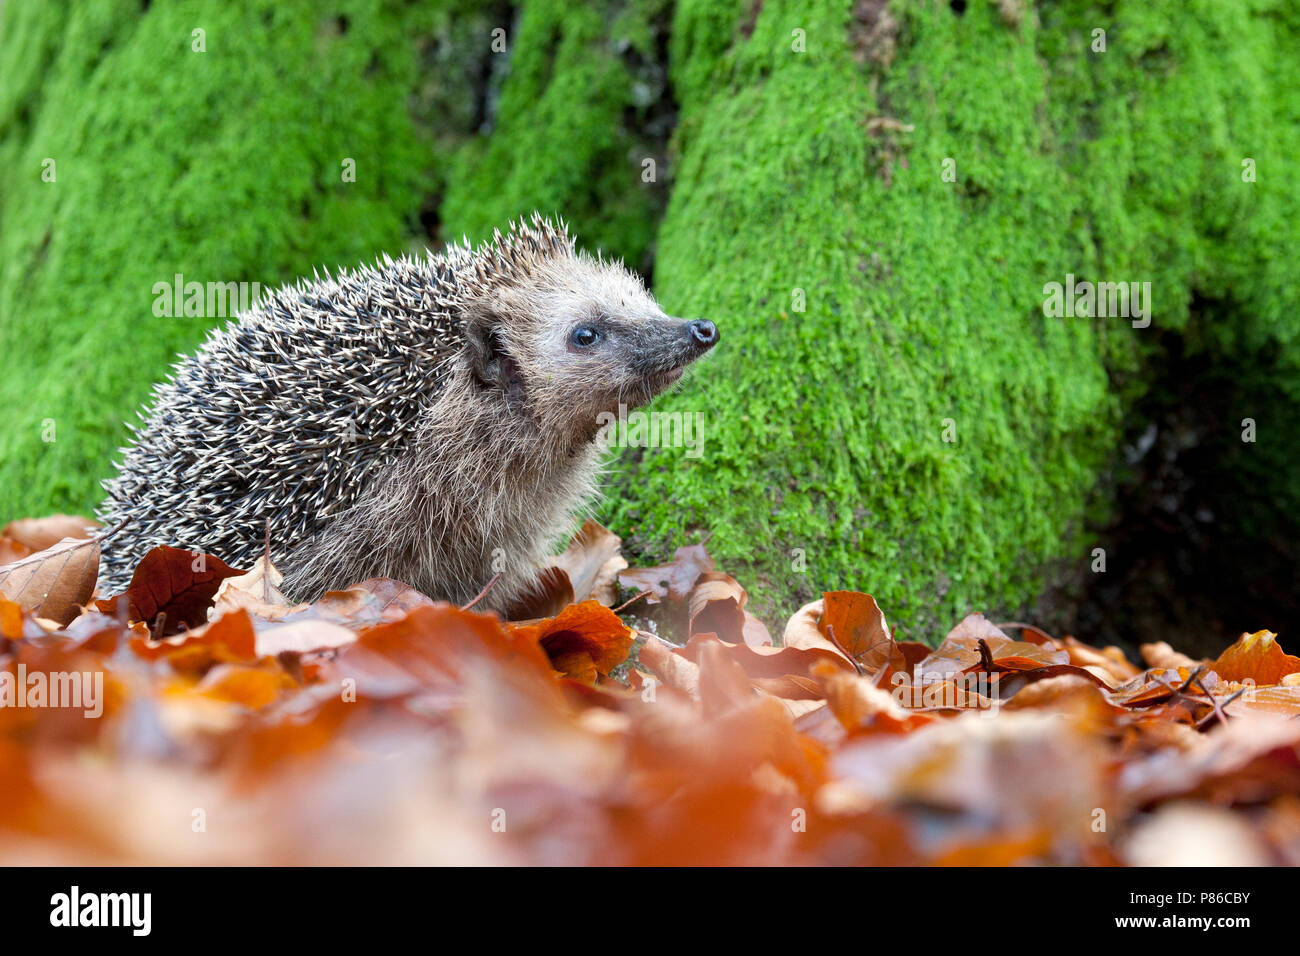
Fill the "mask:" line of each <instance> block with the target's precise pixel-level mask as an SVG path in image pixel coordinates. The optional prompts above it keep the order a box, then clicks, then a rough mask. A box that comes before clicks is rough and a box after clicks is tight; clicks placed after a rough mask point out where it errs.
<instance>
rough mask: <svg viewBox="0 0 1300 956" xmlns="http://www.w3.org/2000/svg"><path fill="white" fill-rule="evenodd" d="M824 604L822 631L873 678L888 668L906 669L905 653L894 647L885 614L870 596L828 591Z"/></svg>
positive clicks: (824, 595)
mask: <svg viewBox="0 0 1300 956" xmlns="http://www.w3.org/2000/svg"><path fill="white" fill-rule="evenodd" d="M822 601H823V602H824V603H823V606H822V616H821V620H820V621H819V622H818V625H819V628H820V630H821V632H822V633H823V634H825V635H826V636H827V639H828V640H830V641H832V643H834V644H838V646H839V647H841V648H843V650H844V652H845V653H846V654H848V655H849V657H850V658H851V659H853V660H855V661H857V662H858V663H859V664H861V665H862V666H863V667H865V668H866V669H867V670H868V671H870V672H871V673H873V674H874V673H878V672H879V671H881V670H883V669H884V668H885V667H893V668H894V669H895V670H901V669H903V668H905V667H906V661H905V659H904V657H903V654H902V652H901V651H900V650H899V649H898V647H897V645H895V644H894V636H893V634H892V633H891V632H890V630H889V623H888V622H887V621H886V620H885V615H884V612H882V611H881V610H880V606H879V605H878V604H876V599H875V598H873V597H872V596H871V595H870V594H862V593H860V592H858V591H827V592H826V593H824V594H823V595H822Z"/></svg>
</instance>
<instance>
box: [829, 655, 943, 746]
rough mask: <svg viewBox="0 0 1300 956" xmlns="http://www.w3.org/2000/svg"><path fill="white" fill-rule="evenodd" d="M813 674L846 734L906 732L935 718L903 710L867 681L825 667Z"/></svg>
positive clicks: (873, 683)
mask: <svg viewBox="0 0 1300 956" xmlns="http://www.w3.org/2000/svg"><path fill="white" fill-rule="evenodd" d="M816 672H817V674H818V676H819V677H820V678H821V680H822V682H823V685H824V686H825V688H826V702H827V704H829V705H830V710H831V713H833V714H834V715H835V719H836V720H838V721H839V722H840V724H841V725H842V726H843V727H844V729H845V730H847V731H849V732H850V733H866V732H870V733H880V732H884V733H906V732H908V731H910V730H914V729H916V728H917V727H921V726H924V725H925V724H927V723H930V722H931V721H933V720H937V719H938V718H937V717H932V716H930V715H929V714H924V713H917V712H915V711H912V710H909V709H908V708H906V707H904V706H903V705H902V704H900V703H899V702H898V700H897V699H896V698H895V696H894V695H893V694H891V693H890V692H889V691H888V690H885V689H882V688H880V687H877V686H876V685H875V682H874V681H873V680H872V679H871V678H864V677H859V676H857V674H856V673H847V672H845V671H844V670H843V669H842V668H839V667H833V666H831V665H828V664H819V665H818V666H817V668H816Z"/></svg>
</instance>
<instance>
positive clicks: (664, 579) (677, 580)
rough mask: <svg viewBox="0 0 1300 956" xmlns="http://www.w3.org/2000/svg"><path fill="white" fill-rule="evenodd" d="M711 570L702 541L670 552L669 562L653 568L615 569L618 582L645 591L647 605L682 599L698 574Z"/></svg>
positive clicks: (689, 590) (626, 586)
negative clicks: (671, 557)
mask: <svg viewBox="0 0 1300 956" xmlns="http://www.w3.org/2000/svg"><path fill="white" fill-rule="evenodd" d="M712 570H713V559H712V558H711V557H709V553H708V552H707V551H706V550H704V545H702V544H692V545H687V546H686V547H684V548H678V549H677V550H676V551H675V552H673V560H672V562H671V563H669V564H664V565H660V566H659V567H655V568H631V569H629V570H626V571H621V572H619V575H618V580H619V583H620V584H622V585H623V587H625V588H631V589H632V590H634V591H648V592H649V594H647V595H646V597H645V601H646V603H647V604H658V603H660V602H661V601H672V602H679V601H685V600H686V598H687V597H688V596H689V595H690V593H691V589H692V588H693V587H695V582H696V581H698V580H699V578H700V575H702V574H706V573H708V572H709V571H712Z"/></svg>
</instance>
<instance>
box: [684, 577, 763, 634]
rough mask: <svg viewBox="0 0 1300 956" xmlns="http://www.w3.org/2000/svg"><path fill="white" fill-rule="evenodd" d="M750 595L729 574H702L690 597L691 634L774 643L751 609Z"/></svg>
mask: <svg viewBox="0 0 1300 956" xmlns="http://www.w3.org/2000/svg"><path fill="white" fill-rule="evenodd" d="M748 600H749V595H748V594H746V593H745V589H744V588H742V587H741V586H740V584H739V583H738V582H737V581H736V579H735V578H733V577H732V576H731V575H729V574H721V573H719V572H717V571H707V572H705V573H704V574H701V575H700V577H699V580H698V581H696V583H695V588H694V589H693V590H692V591H691V594H690V598H689V600H688V602H687V603H688V607H689V615H690V616H689V619H688V633H689V634H706V633H707V634H714V635H716V636H717V638H718V639H719V640H722V641H726V642H727V643H729V644H742V643H743V644H750V645H753V646H755V647H759V646H762V645H764V644H771V643H772V638H771V635H770V634H768V632H767V627H766V626H764V624H763V622H762V621H760V620H758V618H756V617H754V616H753V615H752V614H750V613H749V612H748V611H746V610H745V603H746V602H747V601H748Z"/></svg>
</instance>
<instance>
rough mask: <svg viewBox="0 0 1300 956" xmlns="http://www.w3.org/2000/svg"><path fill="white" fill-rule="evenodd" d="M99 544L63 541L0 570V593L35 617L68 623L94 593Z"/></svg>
mask: <svg viewBox="0 0 1300 956" xmlns="http://www.w3.org/2000/svg"><path fill="white" fill-rule="evenodd" d="M98 576H99V542H98V541H95V540H91V539H84V538H81V539H79V538H65V539H64V540H62V541H60V542H59V543H58V544H56V545H54V546H53V547H49V548H46V549H45V550H44V551H38V552H37V553H35V554H33V555H30V556H28V557H26V558H23V559H21V560H19V561H16V562H14V563H13V564H7V565H5V566H3V567H0V592H2V593H3V594H4V595H5V597H7V598H8V599H9V600H11V601H13V602H14V603H15V604H18V605H21V606H22V607H25V608H27V609H29V610H31V611H32V612H33V613H34V614H36V616H37V617H43V618H48V619H49V620H51V621H57V622H58V623H59V624H61V625H62V624H68V623H69V622H70V621H72V619H73V618H75V617H76V616H77V615H78V614H80V613H81V607H82V605H84V604H87V603H89V601H90V598H91V595H92V594H94V593H95V579H96V578H97V577H98Z"/></svg>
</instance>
